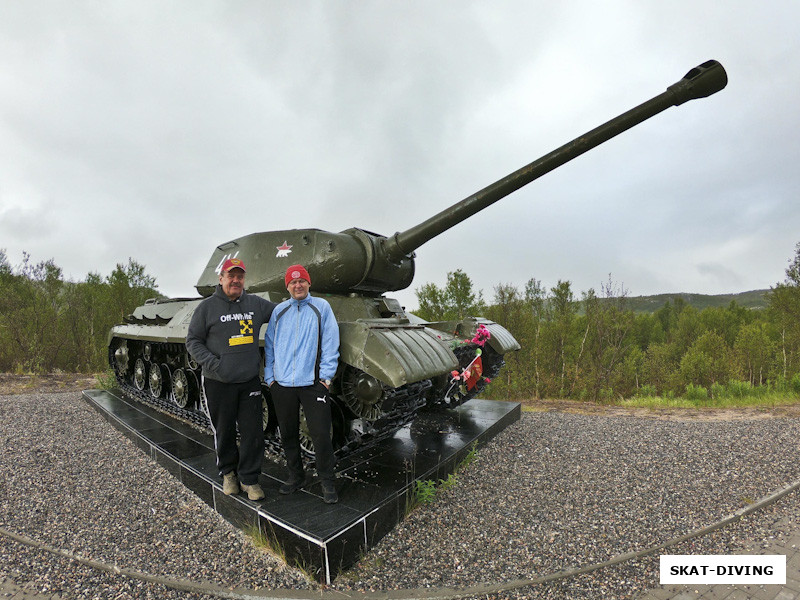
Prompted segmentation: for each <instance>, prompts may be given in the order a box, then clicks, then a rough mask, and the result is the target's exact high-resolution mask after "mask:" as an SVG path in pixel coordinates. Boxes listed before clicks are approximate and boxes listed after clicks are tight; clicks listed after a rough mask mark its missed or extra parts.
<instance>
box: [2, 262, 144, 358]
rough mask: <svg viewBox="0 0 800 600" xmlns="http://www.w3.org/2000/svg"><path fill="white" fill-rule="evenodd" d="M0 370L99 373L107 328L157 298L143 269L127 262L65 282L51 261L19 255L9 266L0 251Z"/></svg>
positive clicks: (103, 356)
mask: <svg viewBox="0 0 800 600" xmlns="http://www.w3.org/2000/svg"><path fill="white" fill-rule="evenodd" d="M0 289H2V292H3V293H2V294H0V371H2V372H15V371H22V372H29V373H47V372H52V371H55V370H59V369H60V370H62V371H67V372H100V371H103V370H105V368H106V365H107V349H106V341H107V336H108V332H109V330H110V329H111V327H112V326H113V325H114V324H116V323H119V322H121V321H122V319H123V317H124V316H125V315H127V314H130V313H131V312H132V311H133V309H134V308H135V307H136V306H139V305H141V304H143V303H144V301H145V300H146V299H148V298H152V297H155V296H157V295H158V293H157V291H156V282H155V279H154V278H153V277H151V276H150V275H147V274H146V272H145V268H144V266H143V265H140V264H139V263H137V262H136V261H134V260H133V259H128V263H127V264H126V265H122V264H118V265H117V266H116V268H115V269H114V271H112V273H111V274H110V275H109V276H108V277H106V278H103V277H102V276H100V275H99V274H96V273H89V274H88V275H87V276H86V279H85V280H84V281H79V282H74V281H68V280H67V281H65V280H64V278H63V274H62V270H61V268H60V267H58V266H56V265H55V263H54V262H53V260H52V259H50V260H48V261H43V262H39V263H35V264H34V263H33V262H32V261H31V257H30V255H29V254H28V253H23V259H22V263H21V264H20V265H18V266H17V267H12V266H11V264H10V263H9V260H8V256H7V254H6V252H5V250H0Z"/></svg>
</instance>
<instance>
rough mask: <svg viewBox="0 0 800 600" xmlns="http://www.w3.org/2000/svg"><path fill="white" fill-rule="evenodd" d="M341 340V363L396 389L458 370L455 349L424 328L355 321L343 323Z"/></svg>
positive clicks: (340, 330)
mask: <svg viewBox="0 0 800 600" xmlns="http://www.w3.org/2000/svg"><path fill="white" fill-rule="evenodd" d="M339 340H340V346H339V360H340V362H344V363H346V364H348V365H351V366H353V367H355V368H357V369H360V370H362V371H364V372H365V373H368V374H369V375H372V376H373V377H375V378H376V379H378V380H379V381H381V382H382V383H385V384H386V385H388V386H389V387H393V388H397V387H401V386H403V385H406V384H408V383H415V382H417V381H422V380H423V379H430V378H432V377H435V376H437V375H440V374H441V373H447V372H449V371H452V370H453V369H456V368H458V359H457V358H456V355H455V354H453V352H452V350H450V349H449V348H447V346H446V345H444V344H442V343H441V340H438V339H436V337H435V336H434V335H433V334H431V333H429V332H428V331H426V329H425V328H424V327H419V326H415V325H407V324H401V325H390V324H384V323H374V322H367V321H351V322H347V323H339Z"/></svg>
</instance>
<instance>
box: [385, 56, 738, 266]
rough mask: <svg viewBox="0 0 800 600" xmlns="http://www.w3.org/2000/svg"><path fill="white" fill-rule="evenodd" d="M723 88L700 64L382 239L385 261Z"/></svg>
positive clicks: (722, 79)
mask: <svg viewBox="0 0 800 600" xmlns="http://www.w3.org/2000/svg"><path fill="white" fill-rule="evenodd" d="M727 83H728V76H727V74H726V73H725V69H724V68H723V67H722V65H721V64H720V63H719V62H717V61H715V60H709V61H707V62H704V63H703V64H701V65H699V66H697V67H695V68H694V69H692V70H691V71H689V72H688V73H687V74H686V75H685V76H684V77H683V79H681V80H680V81H678V82H677V83H674V84H673V85H671V86H669V87H668V88H667V90H666V91H665V92H663V93H661V94H659V95H658V96H655V97H654V98H651V99H650V100H648V101H646V102H644V103H642V104H640V105H639V106H636V107H635V108H632V109H631V110H629V111H627V112H625V113H623V114H621V115H619V116H618V117H615V118H613V119H611V120H610V121H608V122H606V123H604V124H603V125H600V126H599V127H596V128H595V129H592V130H591V131H589V132H587V133H585V134H584V135H582V136H580V137H577V138H575V139H574V140H572V141H571V142H568V143H567V144H564V145H563V146H561V147H560V148H558V149H556V150H553V151H552V152H550V153H549V154H546V155H544V156H542V157H541V158H539V159H537V160H535V161H533V162H532V163H530V164H529V165H527V166H524V167H522V168H521V169H518V170H517V171H515V172H513V173H511V174H510V175H507V176H506V177H503V178H502V179H500V180H498V181H496V182H495V183H493V184H491V185H489V186H487V187H485V188H483V189H482V190H480V191H479V192H476V193H475V194H472V195H471V196H469V197H467V198H465V199H463V200H461V201H460V202H457V203H456V204H454V205H452V206H451V207H449V208H447V209H445V210H443V211H442V212H440V213H439V214H437V215H434V216H433V217H431V218H429V219H427V220H426V221H423V222H422V223H420V224H419V225H416V226H414V227H411V228H410V229H407V230H406V231H403V232H398V233H395V234H394V235H393V236H391V237H389V238H385V240H384V251H385V252H386V255H387V256H388V257H389V259H390V260H392V261H399V260H400V259H402V258H403V257H405V256H409V255H410V254H411V253H412V252H413V251H414V250H416V249H417V248H419V247H420V246H422V245H423V244H424V243H426V242H427V241H429V240H431V239H433V238H434V237H436V236H437V235H439V234H441V233H443V232H445V231H447V230H448V229H450V228H451V227H453V226H454V225H457V224H458V223H460V222H461V221H464V220H465V219H468V218H469V217H471V216H472V215H474V214H476V213H477V212H479V211H481V210H483V209H484V208H487V207H488V206H490V205H492V204H494V203H495V202H497V201H498V200H500V199H502V198H504V197H505V196H507V195H509V194H510V193H512V192H514V191H516V190H518V189H519V188H521V187H523V186H525V185H527V184H529V183H530V182H532V181H533V180H535V179H538V178H539V177H541V176H542V175H544V174H546V173H549V172H550V171H552V170H553V169H556V168H558V167H560V166H561V165H563V164H565V163H567V162H569V161H570V160H572V159H573V158H576V157H578V156H580V155H581V154H583V153H584V152H587V151H588V150H591V149H592V148H594V147H596V146H598V145H600V144H602V143H603V142H606V141H608V140H610V139H611V138H613V137H615V136H617V135H619V134H620V133H622V132H623V131H626V130H628V129H630V128H631V127H634V126H636V125H638V124H639V123H641V122H643V121H646V120H647V119H649V118H650V117H653V116H655V115H657V114H658V113H660V112H662V111H664V110H666V109H667V108H670V107H672V106H678V105H680V104H683V103H684V102H687V101H689V100H694V99H696V98H705V97H707V96H710V95H711V94H715V93H716V92H718V91H720V90H721V89H723V88H724V87H725V86H726V85H727Z"/></svg>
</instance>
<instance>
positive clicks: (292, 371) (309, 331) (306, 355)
mask: <svg viewBox="0 0 800 600" xmlns="http://www.w3.org/2000/svg"><path fill="white" fill-rule="evenodd" d="M312 305H313V307H314V308H316V309H317V310H318V311H319V315H320V318H317V313H316V312H315V311H314V309H313V308H312ZM287 308H288V310H284V309H287ZM320 325H321V326H322V355H321V358H320V367H319V378H320V379H333V376H334V375H335V374H336V368H337V366H338V364H339V325H338V324H337V323H336V317H335V316H334V315H333V310H331V305H330V304H328V301H327V300H323V299H322V298H315V297H313V296H311V294H309V295H308V296H306V297H305V298H303V299H302V300H299V301H298V300H295V299H294V298H290V299H289V300H284V301H283V302H281V303H280V304H279V305H278V306H276V307H275V310H273V311H272V317H271V318H270V320H269V325H268V326H267V331H266V333H265V334H264V383H266V384H267V385H271V384H272V382H273V381H277V382H278V383H279V384H281V385H282V386H285V387H303V386H307V385H313V384H315V383H316V381H315V380H314V371H315V366H316V361H317V344H318V340H319V327H320Z"/></svg>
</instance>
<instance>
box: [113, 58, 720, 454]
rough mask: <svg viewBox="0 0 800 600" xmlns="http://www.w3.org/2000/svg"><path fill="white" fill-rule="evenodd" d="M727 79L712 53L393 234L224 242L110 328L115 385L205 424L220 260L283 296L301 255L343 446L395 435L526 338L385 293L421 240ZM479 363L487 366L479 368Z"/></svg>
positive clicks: (274, 442)
mask: <svg viewBox="0 0 800 600" xmlns="http://www.w3.org/2000/svg"><path fill="white" fill-rule="evenodd" d="M726 84H727V75H726V73H725V70H724V69H723V67H722V65H721V64H719V63H718V62H716V61H708V62H705V63H703V64H701V65H699V66H698V67H695V68H694V69H692V70H691V71H689V72H688V73H687V74H686V76H685V77H684V78H683V79H681V80H680V81H678V82H677V83H675V84H673V85H671V86H669V87H668V88H667V90H666V91H665V92H663V93H661V94H659V95H658V96H656V97H654V98H652V99H650V100H648V101H647V102H644V103H643V104H640V105H639V106H637V107H635V108H633V109H631V110H629V111H627V112H625V113H623V114H621V115H619V116H618V117H615V118H614V119H612V120H610V121H608V122H607V123H605V124H603V125H601V126H599V127H597V128H595V129H593V130H591V131H589V132H587V133H586V134H584V135H582V136H580V137H578V138H576V139H575V140H573V141H571V142H569V143H567V144H565V145H564V146H561V147H560V148H558V149H556V150H554V151H553V152H550V153H549V154H546V155H545V156H543V157H541V158H539V159H538V160H536V161H534V162H532V163H530V164H529V165H526V166H524V167H522V168H521V169H519V170H517V171H515V172H514V173H511V174H510V175H507V176H506V177H503V178H502V179H500V180H499V181H497V182H495V183H493V184H491V185H489V186H487V187H486V188H484V189H482V190H480V191H478V192H476V193H475V194H473V195H471V196H469V197H468V198H465V199H464V200H461V201H460V202H457V203H456V204H453V205H452V206H450V207H449V208H446V209H445V210H443V211H442V212H440V213H438V214H437V215H435V216H433V217H431V218H429V219H427V220H426V221H424V222H422V223H420V224H418V225H415V226H414V227H411V228H410V229H407V230H405V231H402V232H398V233H395V234H394V235H390V236H384V235H380V234H377V233H373V232H371V231H366V230H364V229H358V228H352V229H347V230H345V231H342V232H339V233H331V232H327V231H321V230H318V229H292V230H286V231H270V232H264V233H253V234H250V235H246V236H244V237H241V238H237V239H235V240H232V241H229V242H226V243H224V244H221V245H220V246H218V247H217V248H216V249H215V250H214V251H213V253H212V255H211V258H210V259H209V261H208V265H207V266H206V268H205V270H204V271H203V272H202V273H201V275H200V278H199V279H198V281H197V284H196V288H197V291H198V293H199V294H200V295H201V298H176V299H170V300H151V301H148V302H147V303H146V304H145V305H144V306H140V307H138V308H137V309H136V310H135V311H134V313H133V314H132V315H130V316H129V317H128V318H126V319H125V323H124V324H121V325H117V326H115V327H114V328H112V330H111V332H110V334H109V345H108V348H109V361H110V365H111V367H112V368H113V369H114V371H115V373H116V377H117V381H118V384H119V387H120V388H121V389H122V390H123V391H124V392H125V393H126V394H128V395H130V396H133V397H135V398H137V399H139V400H141V401H142V402H145V403H148V404H151V405H155V406H157V407H158V408H159V409H161V410H163V411H165V412H168V413H170V414H172V415H174V416H176V417H178V418H181V419H185V420H189V421H191V422H194V423H196V424H197V425H199V426H201V427H207V425H208V421H207V417H206V415H205V410H204V402H205V399H204V397H203V391H202V387H201V385H200V369H199V367H198V365H197V364H196V363H195V362H194V361H193V360H192V358H191V356H190V355H189V354H188V352H187V351H186V346H185V340H186V332H187V329H188V326H189V321H190V320H191V317H192V313H193V312H194V310H195V308H196V307H197V305H198V303H199V302H200V301H201V300H202V297H205V296H208V295H210V294H211V293H212V292H213V291H214V288H215V286H216V285H217V283H218V280H219V271H220V268H221V265H222V263H223V262H224V261H225V260H226V259H227V258H231V257H237V258H241V259H242V260H243V261H244V262H245V264H246V265H247V280H246V283H247V291H248V293H251V294H258V295H261V296H263V297H265V298H268V299H270V300H272V301H273V302H276V303H277V302H280V301H281V300H283V299H285V298H287V297H288V293H287V291H286V288H285V286H284V273H285V271H286V267H287V266H289V265H290V264H297V263H299V264H302V265H304V266H305V267H306V268H307V269H308V271H309V274H310V275H311V278H312V280H313V286H312V289H311V291H312V294H314V295H317V296H321V297H324V298H325V299H326V300H328V302H330V304H331V307H332V308H333V312H334V314H335V315H336V318H337V321H338V323H339V330H340V334H341V347H340V360H339V370H338V372H337V374H336V377H335V378H334V380H333V383H332V385H331V391H332V397H333V399H334V403H333V404H334V407H333V408H334V431H333V435H334V444H335V447H336V451H337V453H338V454H339V455H341V454H344V453H346V452H348V451H349V450H352V449H355V448H358V447H361V446H363V445H365V444H369V443H371V442H372V441H376V440H378V439H381V438H382V437H385V436H387V435H391V434H393V433H394V432H395V431H397V430H398V429H399V428H400V427H403V426H404V425H406V424H407V423H409V422H410V421H411V420H413V419H414V418H415V416H416V415H417V414H418V412H419V411H420V410H422V409H425V408H427V407H445V408H447V407H454V406H457V405H459V404H462V403H464V402H466V401H468V400H469V399H470V398H473V397H475V396H476V395H477V394H479V393H480V392H481V391H482V390H483V389H484V387H485V385H486V383H487V379H491V378H492V377H493V376H495V375H496V374H497V372H498V371H499V370H500V368H501V367H502V365H503V362H504V361H503V356H504V355H505V354H506V353H507V352H511V351H514V350H517V349H519V344H518V343H517V341H516V340H515V339H514V337H513V336H512V335H511V334H510V333H509V332H508V331H507V330H506V329H505V328H503V327H502V326H500V325H499V324H497V323H494V322H492V321H490V320H487V319H483V318H481V317H469V318H466V319H463V320H460V321H447V322H426V321H423V320H422V319H419V318H417V317H416V316H415V315H413V314H411V313H408V312H406V311H405V309H404V308H403V307H402V306H400V303H399V302H398V301H397V300H395V299H393V298H390V297H387V296H386V295H385V294H386V293H387V292H391V291H395V290H402V289H405V288H407V287H408V286H410V285H411V283H412V281H413V279H414V257H415V254H414V252H415V250H417V249H418V248H419V247H420V246H422V245H423V244H425V242H427V241H429V240H430V239H432V238H434V237H436V236H438V235H440V234H441V233H443V232H445V231H447V230H448V229H450V228H451V227H453V226H455V225H457V224H458V223H460V222H461V221H463V220H465V219H468V218H469V217H471V216H473V215H474V214H476V213H477V212H479V211H481V210H483V209H484V208H486V207H488V206H490V205H491V204H493V203H495V202H497V201H498V200H500V199H501V198H503V197H505V196H507V195H508V194H510V193H511V192H513V191H515V190H517V189H519V188H521V187H522V186H524V185H526V184H528V183H530V182H531V181H533V180H534V179H537V178H538V177H541V176H542V175H544V174H545V173H547V172H549V171H551V170H553V169H555V168H557V167H559V166H561V165H563V164H564V163H566V162H568V161H570V160H572V159H573V158H575V157H577V156H579V155H581V154H583V153H584V152H586V151H588V150H590V149H592V148H594V147H595V146H597V145H599V144H601V143H603V142H605V141H606V140H609V139H611V138H612V137H614V136H616V135H618V134H619V133H622V132H623V131H625V130H627V129H630V128H631V127H633V126H635V125H637V124H639V123H641V122H642V121H644V120H646V119H649V118H650V117H652V116H654V115H656V114H658V113H660V112H662V111H664V110H666V109H667V108H669V107H671V106H677V105H680V104H683V103H684V102H686V101H688V100H692V99H695V98H703V97H706V96H709V95H711V94H714V93H715V92H717V91H719V90H721V89H723V88H724V87H725V85H726ZM263 333H264V332H263V331H261V332H260V334H259V338H260V339H261V344H262V346H263ZM486 338H488V339H486ZM478 356H479V358H478V360H476V357H478ZM478 364H480V367H481V368H480V369H476V368H475V367H476V366H478ZM465 371H466V372H465ZM478 371H482V373H479V372H478ZM479 374H481V375H482V377H477V375H479ZM469 375H472V378H469V377H468V376H469ZM476 379H477V381H476ZM262 389H263V395H264V433H265V437H266V439H267V443H268V446H269V447H270V448H272V449H274V450H276V451H280V444H279V433H278V431H277V427H276V419H275V417H274V410H273V408H272V406H271V399H270V396H269V391H268V389H267V388H266V386H264V387H263V388H262ZM302 429H303V431H304V433H303V435H302V437H303V441H302V442H303V448H304V450H305V451H306V452H307V453H308V454H312V455H313V447H312V445H311V441H310V437H309V436H308V435H307V431H306V430H305V428H304V427H303V428H302Z"/></svg>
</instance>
